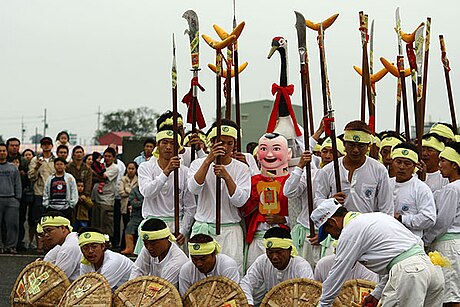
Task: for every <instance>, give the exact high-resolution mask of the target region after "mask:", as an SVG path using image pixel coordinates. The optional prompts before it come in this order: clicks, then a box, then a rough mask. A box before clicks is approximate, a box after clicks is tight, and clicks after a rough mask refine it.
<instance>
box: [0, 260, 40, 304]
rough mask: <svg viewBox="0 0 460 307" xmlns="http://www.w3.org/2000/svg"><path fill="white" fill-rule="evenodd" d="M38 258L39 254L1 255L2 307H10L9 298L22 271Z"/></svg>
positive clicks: (0, 295)
mask: <svg viewBox="0 0 460 307" xmlns="http://www.w3.org/2000/svg"><path fill="white" fill-rule="evenodd" d="M37 258H38V255H37V254H27V255H4V254H3V255H1V254H0V306H10V301H9V296H10V293H11V289H12V288H13V285H14V282H15V281H16V278H17V277H18V275H19V273H21V270H22V269H23V268H24V267H25V266H26V265H27V264H29V263H30V262H32V261H34V260H35V259H37Z"/></svg>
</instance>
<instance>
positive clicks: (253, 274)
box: [240, 254, 313, 305]
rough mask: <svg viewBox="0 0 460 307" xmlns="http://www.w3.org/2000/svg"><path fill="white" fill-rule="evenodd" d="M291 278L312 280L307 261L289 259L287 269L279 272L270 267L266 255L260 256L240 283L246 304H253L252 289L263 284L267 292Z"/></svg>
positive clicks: (298, 258)
mask: <svg viewBox="0 0 460 307" xmlns="http://www.w3.org/2000/svg"><path fill="white" fill-rule="evenodd" d="M292 278H309V279H313V271H312V269H311V266H310V264H309V263H308V262H307V260H305V259H303V258H301V257H299V256H296V257H291V258H290V260H289V264H288V265H287V267H286V268H285V269H284V270H282V271H280V270H278V269H276V268H275V267H274V266H273V265H272V263H271V262H270V260H269V259H268V257H267V255H266V254H262V255H260V256H259V257H257V259H256V261H254V263H253V264H252V265H251V266H250V267H249V269H248V272H247V273H246V275H245V276H244V277H243V278H242V279H241V281H240V286H241V289H243V292H244V294H245V295H246V298H247V299H248V303H249V304H250V305H252V304H254V300H253V296H252V294H253V291H254V289H258V288H259V287H260V286H261V285H262V284H264V285H265V290H266V291H268V290H270V289H271V288H273V287H274V286H276V285H277V284H279V283H280V282H282V281H285V280H288V279H292Z"/></svg>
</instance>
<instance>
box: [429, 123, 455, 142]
mask: <svg viewBox="0 0 460 307" xmlns="http://www.w3.org/2000/svg"><path fill="white" fill-rule="evenodd" d="M430 133H436V134H437V135H440V136H442V137H445V138H447V139H451V140H453V139H455V134H454V133H453V132H452V130H450V128H449V127H447V126H446V125H443V124H434V125H433V126H431V129H430Z"/></svg>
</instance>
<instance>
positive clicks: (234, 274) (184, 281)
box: [179, 254, 240, 296]
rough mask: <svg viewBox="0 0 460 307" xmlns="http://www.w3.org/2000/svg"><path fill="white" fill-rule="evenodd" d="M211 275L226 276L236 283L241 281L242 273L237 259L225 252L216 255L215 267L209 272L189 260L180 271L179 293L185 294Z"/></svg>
mask: <svg viewBox="0 0 460 307" xmlns="http://www.w3.org/2000/svg"><path fill="white" fill-rule="evenodd" d="M210 276H224V277H227V278H229V279H231V280H233V281H234V282H236V283H239V282H240V273H239V272H238V265H237V264H236V261H235V260H233V259H232V258H230V257H229V256H227V255H224V254H217V255H216V263H215V264H214V268H213V269H212V270H211V272H209V273H208V274H206V275H205V274H203V273H201V272H200V271H199V270H198V269H197V268H196V266H195V265H194V264H193V262H192V260H189V261H187V262H186V263H185V264H184V265H183V266H182V268H181V269H180V273H179V293H180V295H182V296H183V295H184V294H185V292H187V290H188V288H190V287H191V286H192V285H193V284H194V283H196V282H197V281H200V280H202V279H204V278H206V277H210Z"/></svg>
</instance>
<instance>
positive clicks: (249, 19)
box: [0, 0, 460, 143]
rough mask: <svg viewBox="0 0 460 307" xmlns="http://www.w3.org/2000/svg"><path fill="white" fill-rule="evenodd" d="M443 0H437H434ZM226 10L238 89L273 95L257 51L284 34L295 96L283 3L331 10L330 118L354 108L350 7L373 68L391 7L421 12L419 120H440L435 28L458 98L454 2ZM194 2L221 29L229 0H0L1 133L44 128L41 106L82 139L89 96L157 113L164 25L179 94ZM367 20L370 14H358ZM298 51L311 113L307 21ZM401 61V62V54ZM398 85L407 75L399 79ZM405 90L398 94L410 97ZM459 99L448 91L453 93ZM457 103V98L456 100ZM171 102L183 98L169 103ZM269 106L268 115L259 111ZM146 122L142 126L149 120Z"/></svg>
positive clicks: (383, 92) (310, 15) (312, 51)
mask: <svg viewBox="0 0 460 307" xmlns="http://www.w3.org/2000/svg"><path fill="white" fill-rule="evenodd" d="M441 4H442V5H441ZM236 6H237V20H238V22H240V21H245V22H246V27H245V29H244V31H243V33H242V35H241V37H240V40H239V54H240V62H243V61H248V62H249V66H248V67H247V69H246V70H245V71H244V72H243V74H242V75H241V76H240V78H241V100H242V101H243V102H245V101H252V100H258V99H273V97H272V96H271V93H270V89H271V84H272V83H273V82H278V81H279V69H280V61H279V56H278V55H277V54H276V55H275V56H274V57H272V59H271V60H268V59H267V53H268V51H269V49H270V44H271V40H272V38H273V37H275V36H283V37H285V38H286V39H287V40H288V42H289V59H288V61H289V82H291V83H293V84H294V85H295V93H294V95H293V97H292V100H293V103H295V104H300V97H301V96H300V91H299V90H300V87H299V79H300V77H299V74H298V71H299V61H298V53H297V38H296V30H295V28H294V24H295V15H294V10H298V11H300V12H302V13H303V15H304V16H305V18H307V19H310V20H313V21H321V20H323V19H325V18H327V17H329V16H330V15H332V14H334V13H339V14H340V16H339V18H338V19H337V21H336V22H335V23H334V25H333V26H332V27H331V28H329V29H328V30H327V32H326V52H327V55H326V56H327V62H328V71H329V77H330V87H331V97H332V102H333V105H334V108H335V109H336V120H337V123H338V124H337V127H338V129H339V130H341V129H342V128H343V126H344V124H345V123H346V122H347V121H349V120H352V119H356V118H358V117H359V114H360V113H359V104H360V79H359V77H358V75H357V74H356V73H355V72H354V71H353V68H352V66H353V65H358V66H360V63H361V44H360V33H359V31H358V27H359V19H358V12H359V11H360V10H364V12H365V13H367V14H368V15H369V20H372V19H374V20H375V41H374V57H375V59H374V71H377V70H379V69H381V67H382V65H381V63H380V61H379V60H378V58H379V57H381V56H383V57H385V58H387V59H390V60H392V61H394V60H395V58H396V55H397V39H396V34H395V32H394V30H393V27H394V24H395V17H394V15H395V9H396V7H398V6H399V7H400V8H401V19H402V30H403V31H405V32H412V31H413V30H414V29H415V28H416V26H417V25H418V24H419V23H420V22H422V21H425V20H426V17H427V16H430V17H432V32H431V49H430V58H429V62H430V63H429V77H428V80H429V85H428V96H427V97H428V99H427V100H428V101H427V112H426V115H427V119H432V120H434V121H438V120H441V121H449V122H450V115H449V109H448V103H447V95H446V89H445V81H444V72H443V69H442V66H441V63H440V50H439V40H438V35H439V34H440V33H442V34H444V36H445V39H446V47H447V53H448V57H449V59H450V63H451V67H452V72H451V80H452V86H453V90H454V99H457V98H458V94H459V93H458V86H457V83H458V74H459V71H460V68H459V66H460V58H459V57H460V53H459V52H458V50H459V46H460V36H459V35H458V29H459V25H458V23H457V21H458V12H459V6H460V4H459V3H458V1H453V0H452V1H445V0H444V1H426V0H424V1H420V0H418V1H412V0H410V1H409V0H406V1H389V0H387V1H381V0H367V1H343V0H329V1H316V2H313V1H308V0H303V1H300V0H290V1H274V0H265V1H255V0H250V1H248V0H246V1H242V0H237V1H236ZM187 9H194V10H195V11H196V12H197V14H198V17H199V21H200V33H204V34H208V35H210V36H212V37H214V38H217V34H215V32H214V30H213V28H212V25H213V24H218V25H220V26H221V27H223V28H224V29H226V30H227V31H228V32H230V30H231V25H232V14H233V10H232V1H231V0H225V1H222V0H219V1H215V0H200V1H191V0H169V1H159V0H136V1H127V0H124V1H121V0H55V1H51V0H41V1H30V0H20V1H18V0H3V1H1V2H0V101H1V106H2V108H1V110H2V111H1V112H0V135H3V137H4V138H7V137H10V136H17V137H20V135H21V118H23V119H24V124H25V128H26V133H25V140H26V141H28V140H29V137H30V136H31V135H32V134H33V133H34V131H35V127H38V128H39V132H42V131H43V123H42V116H43V109H44V108H47V110H48V122H49V130H48V134H49V135H51V136H52V137H53V138H54V137H55V135H56V134H57V132H58V131H60V130H68V131H69V132H71V133H76V134H78V138H79V139H81V140H82V141H83V142H84V141H85V140H86V142H87V143H88V142H89V141H90V139H91V137H92V136H93V135H94V131H95V130H96V127H97V115H96V112H97V110H98V106H100V107H101V110H102V112H104V113H107V112H110V111H115V110H117V109H128V108H135V107H139V106H148V107H151V108H153V109H155V110H156V111H157V112H163V111H164V110H166V109H168V108H171V106H172V103H171V90H170V84H171V82H170V69H171V68H170V67H171V49H172V47H171V36H172V33H173V32H174V33H175V34H176V44H177V66H178V78H179V83H178V91H179V99H181V98H182V96H183V95H184V94H185V93H186V92H187V91H188V89H189V82H190V78H191V72H190V71H189V68H190V66H191V64H190V53H189V43H188V36H186V35H183V33H184V30H185V29H186V28H188V25H187V22H186V20H185V19H183V18H182V17H181V16H182V14H183V13H184V12H185V11H186V10H187ZM369 24H370V22H369ZM307 35H308V42H307V44H308V52H309V56H310V73H311V80H312V91H313V99H314V106H315V110H314V113H315V118H316V122H318V121H319V118H320V113H322V110H321V105H322V102H321V101H322V100H321V87H320V77H319V64H318V48H317V44H316V34H315V33H313V32H312V31H311V30H308V32H307ZM208 63H214V51H213V50H211V48H210V47H209V46H207V45H206V44H205V42H204V41H203V40H201V41H200V66H201V67H202V70H201V71H200V82H201V84H202V85H203V86H204V87H205V88H206V92H204V93H200V95H199V100H200V103H201V105H202V108H203V109H204V113H205V117H206V119H207V121H208V122H210V121H212V118H213V117H214V116H215V107H214V105H215V78H214V75H213V73H212V72H211V71H210V70H209V69H208V68H207V67H206V66H207V64H208ZM406 65H407V62H406ZM407 86H408V88H409V82H407ZM395 92H396V78H394V77H393V76H391V75H389V74H388V75H387V76H386V77H385V78H384V79H383V80H382V81H380V82H379V83H378V84H377V95H378V96H377V129H378V130H382V129H389V128H393V127H394V109H395V107H394V106H395ZM410 97H411V94H410V92H409V93H408V99H409V102H410V104H412V100H411V99H410ZM457 101H458V100H457ZM456 107H457V110H459V111H460V107H459V103H458V102H456ZM179 110H180V112H181V113H182V114H184V115H185V113H186V109H185V106H184V105H183V104H181V105H180V109H179ZM267 116H268V114H267ZM152 129H153V127H152Z"/></svg>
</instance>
